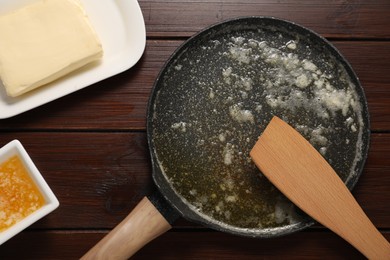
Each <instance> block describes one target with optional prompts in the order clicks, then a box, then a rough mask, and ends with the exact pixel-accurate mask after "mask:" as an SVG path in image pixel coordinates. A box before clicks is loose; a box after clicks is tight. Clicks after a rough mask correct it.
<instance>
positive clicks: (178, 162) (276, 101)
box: [149, 19, 368, 231]
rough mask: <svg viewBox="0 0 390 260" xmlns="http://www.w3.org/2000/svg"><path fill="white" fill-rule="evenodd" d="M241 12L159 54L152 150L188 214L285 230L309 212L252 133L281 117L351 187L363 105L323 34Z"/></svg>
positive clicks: (362, 144)
mask: <svg viewBox="0 0 390 260" xmlns="http://www.w3.org/2000/svg"><path fill="white" fill-rule="evenodd" d="M243 21H245V20H243ZM243 21H234V22H231V23H227V24H223V25H219V26H216V27H212V28H211V29H209V30H206V31H204V32H202V33H200V34H199V35H197V36H196V37H194V38H192V39H191V40H190V41H188V42H187V43H186V44H184V45H183V46H182V47H181V48H180V49H179V50H178V51H177V52H176V53H175V54H174V55H173V57H172V58H171V60H170V61H169V62H168V63H167V66H166V67H165V69H164V70H163V71H162V73H161V75H160V77H159V78H158V80H157V81H156V86H155V93H154V95H155V96H154V97H153V98H154V101H153V107H152V109H151V111H152V126H151V134H152V140H153V143H152V146H153V147H152V150H153V152H152V154H153V156H154V157H155V159H156V160H157V164H158V167H159V168H160V170H161V172H162V174H163V176H164V178H165V179H166V180H167V181H168V183H169V189H172V191H173V193H174V194H175V195H174V196H177V197H179V198H180V199H181V200H182V201H184V202H185V203H184V205H187V206H186V207H188V209H189V210H190V211H192V212H194V214H193V215H194V216H195V217H193V218H194V219H195V220H198V221H199V219H200V221H202V219H207V222H211V223H214V224H215V225H217V226H219V225H227V226H229V227H233V228H238V229H245V230H246V231H248V230H252V231H253V230H255V231H256V230H257V231H258V230H260V231H261V230H272V229H275V230H277V229H281V230H284V229H285V228H286V227H291V226H294V225H299V224H302V223H308V222H310V220H308V218H307V217H305V216H304V215H303V214H301V213H299V211H298V210H297V209H296V208H295V207H294V205H293V204H292V203H291V202H289V201H288V200H287V199H286V198H285V197H284V196H283V195H282V194H281V193H280V192H279V191H278V190H277V189H276V188H275V187H274V186H273V185H271V184H270V183H269V182H268V180H267V179H266V178H265V177H263V176H262V174H261V172H260V171H259V170H258V169H257V168H256V167H255V165H254V164H253V162H252V161H251V159H250V157H249V151H250V150H251V148H252V147H253V145H254V144H255V142H256V140H257V138H258V136H259V135H260V134H261V133H262V131H263V130H264V128H265V127H266V125H267V124H268V122H269V121H270V119H271V118H272V116H273V115H277V116H279V117H281V118H282V119H283V120H285V121H286V122H288V123H289V124H291V125H292V126H293V127H294V128H296V129H297V130H298V131H299V132H300V133H301V134H302V135H303V136H305V137H306V139H308V140H309V141H310V143H311V144H312V145H313V146H314V147H315V148H316V149H317V150H318V151H319V152H320V153H321V154H322V155H323V156H324V157H325V159H326V160H327V161H328V162H329V163H330V164H331V165H332V167H333V168H334V169H335V171H336V172H337V173H338V174H339V175H340V177H341V178H342V179H343V180H344V181H345V182H346V183H347V184H348V185H349V186H350V187H351V186H352V184H353V183H354V182H355V180H356V179H357V177H358V175H359V174H360V172H361V168H362V167H363V163H364V160H365V151H366V143H367V140H368V130H367V129H368V118H367V117H368V114H367V108H366V103H365V99H364V95H363V93H362V90H361V87H360V85H359V82H358V81H357V79H356V77H355V76H354V74H353V72H352V71H351V69H350V67H349V65H348V64H347V63H345V62H344V61H343V59H342V58H341V56H338V55H339V54H338V53H337V51H335V50H334V49H333V47H331V46H329V45H328V44H327V43H326V42H325V41H324V40H323V39H321V38H320V37H318V36H316V35H315V36H314V37H313V35H312V34H311V33H309V32H308V31H306V30H302V29H300V27H297V26H295V25H290V24H288V23H285V22H282V23H280V24H279V23H276V26H275V20H272V19H271V20H267V19H252V20H250V21H247V22H243ZM297 28H299V30H297ZM149 116H150V115H149ZM168 196H170V195H168ZM188 209H180V206H179V210H181V211H185V210H188ZM197 215H199V216H200V217H199V218H197V217H196V216H197ZM190 218H191V217H190ZM217 229H218V227H217Z"/></svg>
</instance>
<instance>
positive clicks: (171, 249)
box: [0, 230, 390, 260]
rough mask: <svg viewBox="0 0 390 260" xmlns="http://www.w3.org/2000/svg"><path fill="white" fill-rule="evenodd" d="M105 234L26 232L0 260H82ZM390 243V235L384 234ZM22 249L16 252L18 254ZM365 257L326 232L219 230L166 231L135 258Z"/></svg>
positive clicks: (6, 248)
mask: <svg viewBox="0 0 390 260" xmlns="http://www.w3.org/2000/svg"><path fill="white" fill-rule="evenodd" d="M105 234H106V231H93V230H90V231H89V230H85V231H46V232H23V233H21V234H19V235H17V236H16V237H14V238H12V239H11V240H9V241H8V242H6V243H5V244H4V245H2V246H1V250H0V258H1V259H40V260H44V259H79V258H80V257H81V256H82V255H83V254H84V253H85V252H87V250H88V249H89V248H90V247H91V246H93V245H94V243H96V242H97V241H99V240H100V239H101V238H102V237H103V236H104V235H105ZM384 235H385V237H386V238H387V239H388V240H389V239H390V233H388V232H385V233H384ZM15 248H18V250H15ZM216 254H217V255H218V259H245V260H246V259H248V260H250V259H259V258H267V259H322V258H326V259H364V258H363V256H362V255H361V254H360V253H359V252H358V251H357V250H355V249H354V248H353V247H352V246H350V245H349V244H347V242H345V241H344V240H342V239H341V238H339V237H338V236H337V235H335V234H333V233H330V232H328V231H303V232H298V233H295V234H292V235H288V236H284V237H279V238H272V239H252V238H243V237H237V236H232V235H228V234H224V233H221V232H212V231H207V230H205V231H200V232H191V231H185V232H172V231H170V232H168V233H166V234H163V235H162V236H160V237H158V238H157V239H155V240H153V241H152V242H151V243H149V244H148V245H146V246H145V247H144V248H142V249H141V250H140V251H139V252H138V253H137V254H136V255H135V256H134V257H133V258H132V259H146V260H149V259H172V260H173V259H215V257H216Z"/></svg>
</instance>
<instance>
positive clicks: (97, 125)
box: [0, 0, 390, 259]
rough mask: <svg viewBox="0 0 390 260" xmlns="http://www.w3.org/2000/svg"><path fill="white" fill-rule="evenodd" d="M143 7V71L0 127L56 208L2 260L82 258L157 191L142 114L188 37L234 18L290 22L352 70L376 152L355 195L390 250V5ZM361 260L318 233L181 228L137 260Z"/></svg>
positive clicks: (143, 0)
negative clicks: (17, 144) (260, 234)
mask: <svg viewBox="0 0 390 260" xmlns="http://www.w3.org/2000/svg"><path fill="white" fill-rule="evenodd" d="M368 2H369V1H323V0H310V1H309V0H307V1H306V0H305V1H300V0H292V1H279V0H268V1H256V0H244V1H241V0H225V1H221V0H213V1H206V0H187V1H180V0H176V1H172V0H169V1H163V0H140V1H139V3H140V6H141V8H142V11H143V14H144V18H145V23H146V29H147V46H146V50H145V53H144V55H143V57H142V58H141V60H140V61H139V62H138V64H137V65H136V66H135V67H133V68H131V69H130V70H128V71H126V72H123V73H121V74H119V75H116V76H114V77H112V78H109V79H106V80H104V81H102V82H100V83H97V84H95V85H93V86H90V87H88V88H86V89H84V90H81V91H78V92H76V93H73V94H71V95H69V96H66V97H64V98H61V99H59V100H57V101H54V102H52V103H49V104H46V105H44V106H42V107H39V108H36V109H33V110H31V111H29V112H26V113H24V114H21V115H18V116H15V117H13V118H10V119H6V120H1V121H0V132H1V134H0V145H1V146H2V145H4V144H6V143H7V142H9V141H11V140H13V139H19V140H20V141H21V142H22V143H23V144H24V146H25V148H26V149H27V151H28V152H29V154H30V155H31V157H32V159H33V161H34V162H35V163H36V165H37V167H38V168H39V169H40V171H41V172H42V174H43V175H44V177H45V179H46V180H47V182H48V183H49V185H50V186H51V187H52V189H53V191H54V193H55V194H56V195H57V197H58V199H59V201H60V203H61V205H60V207H59V208H58V209H57V210H56V211H55V212H53V213H52V214H50V215H49V216H47V217H45V218H44V219H42V220H41V221H39V222H38V223H36V224H34V225H33V226H32V227H31V228H29V229H28V230H26V231H24V232H22V233H21V234H19V235H17V236H16V237H14V238H13V239H11V240H10V241H8V242H6V243H5V244H4V245H2V246H0V259H8V258H15V259H75V258H79V257H80V256H82V255H83V254H84V253H85V252H86V251H87V250H88V249H89V248H90V247H91V246H93V245H94V244H95V243H96V242H97V241H99V240H100V239H101V238H102V237H103V236H104V235H105V234H106V233H107V232H109V231H110V230H111V229H112V228H113V227H114V226H115V225H116V224H117V223H119V222H120V221H121V220H122V219H123V218H124V217H125V216H126V215H127V214H128V213H129V212H130V211H131V210H132V209H133V208H134V207H135V205H136V204H137V203H138V202H139V200H140V199H141V198H142V197H143V196H144V195H145V194H149V193H150V192H151V189H152V188H153V182H152V179H151V164H150V160H149V154H148V147H147V140H146V133H145V125H146V122H145V115H146V106H147V102H148V98H149V94H150V91H151V88H152V85H153V82H154V80H155V79H156V76H157V74H158V72H159V71H160V69H161V68H162V66H163V64H164V62H165V61H166V60H167V59H168V57H169V56H170V54H171V53H172V52H173V51H174V50H175V49H176V48H177V47H178V46H179V45H180V44H181V43H182V42H183V41H184V40H186V39H187V38H188V37H189V36H191V35H193V34H194V33H196V32H197V31H199V30H201V29H202V28H204V27H206V26H208V25H211V24H213V23H216V22H220V21H223V20H225V19H228V18H233V17H239V16H248V15H259V16H274V17H279V18H283V19H288V20H291V21H294V22H296V23H299V24H301V25H303V26H306V27H308V28H310V29H312V30H314V31H316V32H318V33H319V34H321V35H322V36H324V37H326V38H327V39H329V40H330V41H331V42H332V43H333V44H334V45H335V46H336V47H337V48H338V49H339V50H340V51H341V53H342V54H343V55H344V56H345V57H346V58H347V59H348V60H349V61H350V63H351V65H352V67H353V68H354V70H355V72H356V73H357V75H358V76H359V78H360V80H361V83H362V85H363V87H364V90H365V93H366V96H367V99H368V103H369V109H370V115H371V130H372V135H371V147H370V152H369V156H368V160H367V163H366V166H365V169H364V172H363V175H362V177H361V178H360V180H359V182H358V184H357V186H356V188H355V189H354V192H353V193H354V195H355V197H356V199H357V200H358V202H359V203H360V204H361V205H362V207H363V209H364V210H365V212H366V213H367V214H368V216H369V217H370V218H371V219H372V221H373V222H374V224H375V225H376V226H377V227H378V228H379V229H380V230H381V232H382V233H383V234H384V235H385V236H386V237H387V239H389V240H390V159H389V158H390V15H389V13H390V2H389V1H388V0H377V1H375V2H374V3H368ZM287 257H288V258H362V257H363V256H362V255H361V254H360V253H359V252H357V251H356V250H355V249H354V248H353V247H351V246H350V245H349V244H348V243H347V242H345V241H343V240H342V239H341V238H339V237H338V236H336V235H334V234H333V233H331V232H330V231H329V230H327V229H325V228H323V227H322V226H320V225H316V226H314V227H312V228H309V229H307V230H304V231H302V232H299V233H295V234H292V235H289V236H285V237H280V238H275V239H266V240H259V239H249V238H242V237H236V236H233V235H229V234H224V233H220V232H216V231H213V230H209V229H207V228H204V227H201V226H199V225H197V224H193V223H190V222H188V221H186V220H184V219H180V220H178V221H177V223H176V224H175V225H174V228H173V229H172V230H171V231H169V232H168V233H166V234H164V235H163V236H161V237H159V238H157V239H156V240H154V241H153V242H152V243H150V244H149V245H147V246H146V247H144V248H143V249H141V250H140V251H139V252H138V253H137V254H136V255H135V257H134V259H204V258H205V259H257V258H287Z"/></svg>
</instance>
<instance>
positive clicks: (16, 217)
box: [0, 140, 59, 245]
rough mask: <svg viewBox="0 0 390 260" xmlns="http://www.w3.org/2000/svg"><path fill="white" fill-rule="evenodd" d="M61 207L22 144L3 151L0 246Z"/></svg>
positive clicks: (0, 159)
mask: <svg viewBox="0 0 390 260" xmlns="http://www.w3.org/2000/svg"><path fill="white" fill-rule="evenodd" d="M58 205H59V202H58V200H57V198H56V197H55V195H54V194H53V192H52V191H51V189H50V188H49V186H48V185H47V183H46V182H45V180H44V179H43V177H42V175H41V174H40V173H39V171H38V169H37V168H36V167H35V165H34V163H33V162H32V160H31V158H30V157H29V156H28V154H27V152H26V151H25V150H24V148H23V146H22V144H21V143H20V142H19V141H17V140H14V141H12V142H10V143H9V144H7V145H6V146H4V147H3V148H2V149H0V245H1V244H2V243H4V242H5V241H7V240H8V239H10V238H11V237H13V236H14V235H16V234H17V233H19V232H20V231H22V230H23V229H25V228H26V227H28V226H30V225H31V224H33V223H34V222H36V221H37V220H39V219H40V218H42V217H44V216H45V215H47V214H48V213H50V212H51V211H53V210H54V209H56V208H57V207H58Z"/></svg>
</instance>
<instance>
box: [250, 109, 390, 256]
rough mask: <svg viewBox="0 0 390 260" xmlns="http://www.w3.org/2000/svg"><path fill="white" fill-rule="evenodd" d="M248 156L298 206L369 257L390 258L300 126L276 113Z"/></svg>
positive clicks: (381, 239) (388, 249) (389, 248)
mask: <svg viewBox="0 0 390 260" xmlns="http://www.w3.org/2000/svg"><path fill="white" fill-rule="evenodd" d="M250 155H251V157H252V159H253V161H254V162H255V164H256V165H257V167H258V168H259V169H260V170H261V171H262V172H263V174H264V175H265V176H266V177H267V178H268V179H269V180H270V181H271V182H272V183H273V184H274V185H275V186H276V187H277V188H278V189H279V190H280V191H281V192H282V193H284V194H285V195H286V197H288V198H289V199H290V200H291V201H292V202H293V203H294V204H295V205H297V206H298V207H299V208H301V209H302V210H303V211H304V212H306V213H307V214H308V215H310V216H311V217H312V218H314V219H315V220H317V221H318V222H319V223H321V224H322V225H324V226H326V227H328V228H329V229H330V230H332V231H333V232H335V233H336V234H338V235H339V236H341V237H342V238H344V239H345V240H346V241H348V242H349V243H350V244H351V245H353V246H354V247H355V248H356V249H358V250H359V251H360V252H361V253H362V254H364V255H365V256H366V257H367V258H369V259H390V244H389V242H388V241H387V240H386V239H385V238H384V237H383V236H382V235H381V233H380V232H379V231H378V230H377V229H376V228H375V226H374V225H373V224H372V222H371V221H370V220H369V219H368V217H367V216H366V214H365V213H364V212H363V210H362V209H361V207H360V206H359V204H358V203H357V202H356V200H355V199H354V197H353V196H352V194H351V193H350V192H349V190H348V189H347V187H346V186H345V184H344V183H343V181H342V180H341V179H340V177H339V176H338V175H337V174H336V172H335V171H334V170H333V169H332V167H331V166H330V165H329V164H328V163H327V162H326V160H325V159H324V158H323V157H322V156H321V154H320V153H318V152H317V150H316V149H315V148H314V147H313V146H311V144H310V143H309V142H308V141H306V139H305V138H304V137H303V136H301V135H300V134H299V133H298V132H297V131H295V130H294V129H293V128H292V127H291V126H289V125H288V124H287V123H285V122H283V121H282V120H281V119H279V118H278V117H274V118H273V119H272V120H271V122H270V123H269V125H268V126H267V128H266V129H265V131H264V132H263V134H262V135H261V136H260V138H259V140H258V141H257V143H256V144H255V146H254V147H253V149H252V151H251V152H250Z"/></svg>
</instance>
